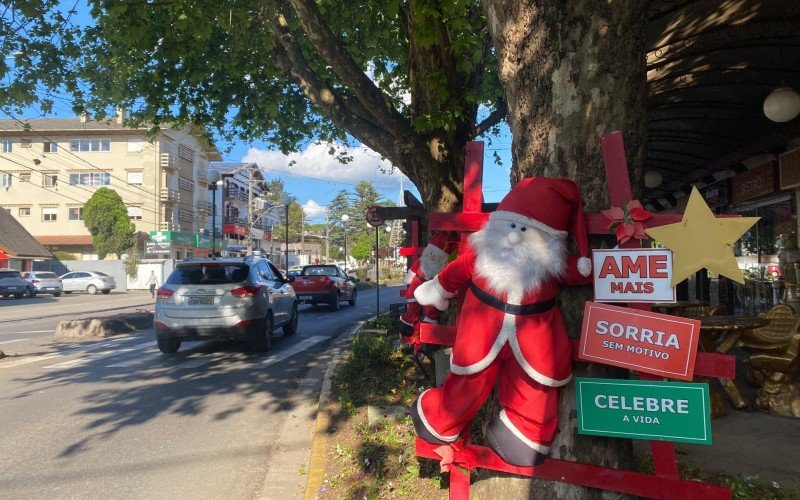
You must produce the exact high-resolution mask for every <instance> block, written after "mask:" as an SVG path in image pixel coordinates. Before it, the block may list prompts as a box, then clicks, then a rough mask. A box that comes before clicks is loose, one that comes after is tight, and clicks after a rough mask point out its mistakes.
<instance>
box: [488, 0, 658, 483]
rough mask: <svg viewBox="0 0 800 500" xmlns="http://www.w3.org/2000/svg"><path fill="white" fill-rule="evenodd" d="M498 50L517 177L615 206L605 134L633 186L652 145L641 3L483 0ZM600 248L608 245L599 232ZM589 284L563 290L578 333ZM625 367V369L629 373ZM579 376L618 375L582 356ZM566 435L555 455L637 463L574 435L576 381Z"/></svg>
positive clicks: (566, 397)
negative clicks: (622, 151) (617, 138)
mask: <svg viewBox="0 0 800 500" xmlns="http://www.w3.org/2000/svg"><path fill="white" fill-rule="evenodd" d="M482 5H483V8H484V12H485V14H486V17H487V19H488V22H489V29H490V31H491V34H492V40H493V43H494V46H495V49H496V51H497V56H498V64H499V76H500V81H501V82H502V84H503V87H504V89H505V93H506V98H507V102H508V121H509V126H510V128H511V132H512V135H513V139H512V159H513V165H512V169H511V183H512V185H513V184H515V183H516V181H518V180H519V179H522V178H524V177H532V176H547V177H567V178H570V179H572V180H574V181H575V182H577V183H578V185H579V186H580V188H581V192H582V194H583V199H584V203H585V207H586V211H587V213H589V212H597V211H599V210H601V209H604V208H607V207H608V206H609V198H608V187H607V183H606V176H605V171H604V167H603V160H602V154H601V150H600V135H601V134H603V133H605V132H612V131H615V130H622V132H623V136H624V139H625V146H626V151H627V159H628V165H629V170H630V172H629V174H630V176H631V179H632V182H633V184H634V193H637V192H639V189H637V188H638V187H639V184H640V182H641V177H642V176H641V172H642V170H643V164H642V162H643V158H644V144H645V134H646V129H645V98H646V95H647V93H646V67H645V51H644V28H645V23H646V19H645V10H646V9H645V6H646V2H645V1H644V0H630V1H626V2H602V1H597V0H568V1H564V0H538V1H537V0H482ZM593 244H594V245H595V246H599V245H601V244H602V241H600V239H598V238H595V241H594V242H593ZM590 299H591V289H590V288H588V287H582V288H565V289H563V291H562V293H561V297H560V304H561V310H562V313H563V315H564V318H565V320H566V322H567V328H568V330H569V331H570V335H572V336H574V337H577V336H578V335H579V333H580V322H581V313H582V311H583V305H584V302H585V301H586V300H590ZM622 374H624V372H623V373H622ZM575 375H578V376H592V377H613V376H620V371H619V370H616V369H612V368H608V367H603V366H601V365H596V364H593V365H587V364H584V363H576V365H575ZM560 419H561V420H560V432H559V434H558V435H557V436H556V440H555V442H554V443H553V445H552V447H551V457H554V458H563V459H568V460H577V461H581V462H587V463H592V464H599V465H608V466H613V467H619V468H625V469H630V468H632V467H633V460H632V453H631V446H630V442H629V441H626V440H621V439H604V438H590V437H586V436H579V435H578V434H577V425H576V422H577V420H576V419H577V413H576V409H575V391H574V384H569V385H568V386H567V387H565V388H564V389H562V391H561V396H560ZM473 492H474V497H475V498H523V497H526V496H527V497H530V498H593V497H600V496H602V494H601V493H600V492H599V491H598V490H589V489H585V488H580V487H576V486H573V485H568V484H565V483H559V482H551V481H534V480H528V479H525V478H511V477H508V476H503V477H497V476H496V475H492V477H489V478H488V479H485V480H482V481H479V482H478V483H477V484H475V485H473Z"/></svg>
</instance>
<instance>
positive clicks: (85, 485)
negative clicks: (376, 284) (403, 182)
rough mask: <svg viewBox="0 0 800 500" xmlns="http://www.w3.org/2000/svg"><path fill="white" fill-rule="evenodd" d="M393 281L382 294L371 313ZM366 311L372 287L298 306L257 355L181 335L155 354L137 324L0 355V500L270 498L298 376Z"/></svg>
mask: <svg viewBox="0 0 800 500" xmlns="http://www.w3.org/2000/svg"><path fill="white" fill-rule="evenodd" d="M399 290H400V287H393V288H384V289H382V290H381V303H382V305H383V307H382V309H383V310H385V309H388V304H389V303H390V302H399V301H400V300H401V299H400V297H399ZM113 297H114V295H113V294H112V295H111V296H110V297H106V296H100V297H92V301H93V302H94V304H98V303H100V302H102V301H104V300H105V299H108V298H112V299H113ZM61 298H64V296H63V295H62V297H61ZM76 304H77V303H76ZM59 305H60V303H59ZM32 307H35V306H32ZM40 307H41V308H40V309H39V314H40V317H41V316H42V315H45V314H47V313H46V312H45V311H46V309H45V308H44V307H42V306H40ZM3 311H5V309H3ZM374 314H375V292H374V291H362V292H361V294H360V296H359V302H358V304H357V305H356V306H355V307H349V306H343V307H342V309H341V310H340V311H338V312H333V311H332V310H329V309H327V308H325V307H322V306H320V307H318V308H310V307H309V306H303V307H301V316H300V323H299V329H298V333H297V334H296V335H295V336H292V337H285V338H283V337H280V336H279V337H277V338H276V339H275V340H274V341H273V346H272V350H271V351H270V352H268V353H265V354H256V353H250V352H247V351H246V349H245V347H244V346H243V345H242V344H238V343H235V342H192V343H186V344H185V347H182V348H181V350H180V351H179V352H178V354H177V355H174V356H164V355H162V354H161V353H160V352H158V350H157V348H156V346H155V341H154V339H153V336H152V332H143V333H139V334H136V335H132V336H125V337H120V338H112V339H105V340H100V341H90V342H75V343H70V344H66V343H50V344H44V345H42V346H40V348H39V349H38V350H35V351H33V352H28V353H26V354H25V355H23V356H14V357H9V358H6V359H3V360H0V492H2V495H1V496H2V497H3V498H26V499H27V498H101V497H102V498H108V497H124V498H215V499H216V498H254V497H258V496H266V497H271V495H270V490H269V484H264V479H265V477H266V475H267V472H268V464H270V463H272V464H275V463H281V456H280V453H281V450H276V449H275V448H276V447H277V444H276V436H278V435H279V434H281V432H282V429H283V428H284V427H286V426H287V422H290V421H291V420H290V419H292V418H296V414H303V413H304V411H305V413H308V412H307V409H308V408H309V407H311V406H312V405H314V404H315V403H316V401H317V397H318V391H319V386H318V385H315V384H312V385H303V386H302V387H300V388H298V381H300V380H301V379H302V378H303V377H304V376H305V374H306V373H307V372H308V370H309V366H311V365H313V364H315V363H317V362H319V363H326V362H327V360H328V355H327V353H326V350H327V348H328V347H329V346H330V344H331V342H332V340H333V339H334V338H336V337H337V336H339V335H341V334H342V333H343V332H346V331H350V330H351V329H352V328H353V327H354V325H356V324H357V323H358V321H361V320H363V319H366V318H368V317H370V316H374ZM61 319H63V318H61ZM36 321H46V320H43V319H27V320H22V322H21V323H20V322H6V323H2V324H0V339H2V338H3V334H4V333H5V335H6V336H7V337H8V336H10V335H9V333H8V332H11V331H13V330H12V329H10V328H9V327H13V328H17V329H19V328H18V326H19V324H23V325H24V327H25V328H28V327H29V325H35V324H37V323H36ZM37 329H41V330H44V329H46V328H44V327H43V328H33V327H31V328H30V330H37ZM20 331H24V329H23V330H20ZM276 334H278V335H279V332H276ZM37 342H44V338H40V339H39V340H38V341H37ZM20 344H21V343H20ZM2 347H3V346H2V345H0V348H2ZM309 424H310V422H309ZM296 473H297V482H298V483H301V482H303V481H304V479H303V477H302V474H303V471H302V470H297V472H296Z"/></svg>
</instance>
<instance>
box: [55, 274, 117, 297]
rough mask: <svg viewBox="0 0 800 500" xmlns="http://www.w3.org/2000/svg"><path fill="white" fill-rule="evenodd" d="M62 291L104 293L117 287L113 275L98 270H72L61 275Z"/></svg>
mask: <svg viewBox="0 0 800 500" xmlns="http://www.w3.org/2000/svg"><path fill="white" fill-rule="evenodd" d="M61 283H62V285H63V287H64V293H72V292H86V293H90V294H92V295H94V294H96V293H97V292H103V293H105V294H107V293H110V292H111V290H113V289H115V288H117V284H116V282H115V280H114V277H113V276H109V275H108V274H106V273H103V272H100V271H73V272H71V273H67V274H65V275H64V276H62V277H61Z"/></svg>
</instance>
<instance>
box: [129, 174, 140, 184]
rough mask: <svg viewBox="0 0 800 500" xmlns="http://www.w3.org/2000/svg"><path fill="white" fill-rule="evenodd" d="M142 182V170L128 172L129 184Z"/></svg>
mask: <svg viewBox="0 0 800 500" xmlns="http://www.w3.org/2000/svg"><path fill="white" fill-rule="evenodd" d="M141 183H142V173H141V172H128V184H141Z"/></svg>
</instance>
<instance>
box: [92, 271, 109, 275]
mask: <svg viewBox="0 0 800 500" xmlns="http://www.w3.org/2000/svg"><path fill="white" fill-rule="evenodd" d="M94 274H96V275H98V276H108V275H107V274H106V273H101V272H100V271H95V272H94Z"/></svg>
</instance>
